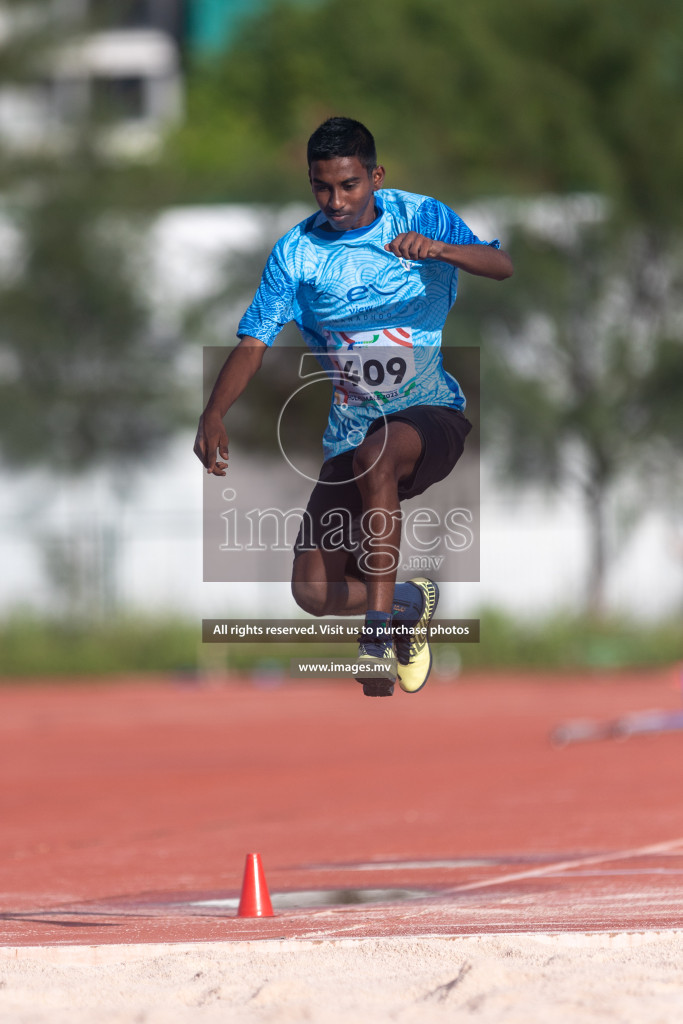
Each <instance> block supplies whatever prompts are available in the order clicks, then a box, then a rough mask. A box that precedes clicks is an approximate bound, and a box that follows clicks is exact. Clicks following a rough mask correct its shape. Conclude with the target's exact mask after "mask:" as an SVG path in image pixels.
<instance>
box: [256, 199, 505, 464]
mask: <svg viewBox="0 0 683 1024" xmlns="http://www.w3.org/2000/svg"><path fill="white" fill-rule="evenodd" d="M375 204H376V208H377V210H378V215H377V217H376V218H375V220H374V221H373V222H372V224H369V225H368V226H367V227H364V228H358V229H357V230H355V231H345V232H336V231H334V230H332V231H330V230H327V229H325V226H324V225H325V224H326V223H327V221H326V219H325V217H324V215H323V214H322V213H317V214H314V215H313V216H312V217H309V218H308V219H306V220H304V221H302V222H301V223H300V224H297V225H296V227H294V228H292V230H291V231H289V232H288V233H287V234H286V235H284V237H283V238H281V239H280V240H279V241H278V242H277V243H276V244H275V246H274V248H273V251H272V252H271V254H270V256H269V258H268V262H267V263H266V267H265V270H264V272H263V277H262V279H261V284H260V287H259V289H258V291H257V293H256V295H255V296H254V300H253V302H252V303H251V305H250V306H249V309H248V310H247V311H246V313H245V314H244V316H243V317H242V319H241V321H240V324H239V328H238V331H237V333H238V335H239V336H240V337H242V336H244V335H249V336H251V337H253V338H258V339H259V340H260V341H262V342H264V343H265V344H266V345H272V344H273V342H274V340H275V338H276V336H277V335H278V334H279V332H280V331H281V330H282V328H283V327H284V325H285V324H286V323H289V321H290V320H294V321H295V322H296V324H297V326H298V327H299V330H300V331H301V333H302V335H303V337H304V340H305V341H306V343H307V344H308V345H309V346H310V347H311V348H312V349H313V351H314V352H315V353H316V355H317V356H318V358H319V361H320V363H321V365H322V367H323V368H324V369H325V371H326V372H327V373H328V374H329V375H330V376H331V377H332V380H333V385H334V390H333V397H332V405H331V408H330V416H329V421H328V425H327V429H326V431H325V434H324V437H323V448H324V452H325V458H326V459H327V458H330V457H331V456H333V455H337V454H339V453H340V452H343V451H347V450H348V449H350V448H354V447H355V446H356V445H358V444H360V442H361V441H362V440H363V438H364V437H365V434H366V431H367V429H368V427H369V425H370V423H371V422H372V421H373V420H375V419H376V418H377V417H378V416H382V415H383V414H386V413H392V412H399V411H401V410H402V409H405V408H407V407H408V406H411V405H445V406H450V407H452V408H455V409H464V407H465V396H464V395H463V393H462V390H461V388H460V385H459V384H458V382H457V381H456V380H455V379H454V378H453V377H451V376H450V374H448V373H446V371H445V370H444V368H443V362H442V358H441V349H440V346H441V332H442V330H443V326H444V323H445V321H446V316H447V314H448V311H449V310H450V308H451V306H452V305H453V303H454V302H455V297H456V292H457V285H458V271H457V268H456V267H453V266H451V265H450V264H448V263H444V262H442V261H440V260H422V261H407V260H404V259H401V258H399V257H398V256H395V255H394V254H393V253H391V252H387V250H386V249H385V248H384V246H385V244H386V243H388V242H391V241H392V240H393V239H394V238H395V237H396V236H397V235H399V234H401V233H403V232H406V231H417V232H418V233H419V234H421V235H425V236H426V237H427V238H433V239H436V240H439V241H443V242H448V243H450V244H453V245H471V244H480V245H489V244H490V245H493V246H495V247H496V248H497V247H498V246H499V242H498V240H497V239H496V240H495V241H493V242H490V243H488V242H481V241H480V240H479V239H478V238H477V237H476V236H475V235H474V234H473V233H472V231H471V230H470V229H469V228H468V227H467V225H466V224H465V223H464V221H462V220H461V219H460V217H458V215H457V214H456V213H454V212H453V210H451V209H449V207H447V206H445V205H444V204H443V203H440V202H438V201H437V200H436V199H431V198H429V197H428V196H421V195H414V194H413V193H410V192H401V191H399V190H397V189H380V190H379V191H377V192H375Z"/></svg>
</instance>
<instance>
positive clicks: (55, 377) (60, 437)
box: [0, 0, 190, 473]
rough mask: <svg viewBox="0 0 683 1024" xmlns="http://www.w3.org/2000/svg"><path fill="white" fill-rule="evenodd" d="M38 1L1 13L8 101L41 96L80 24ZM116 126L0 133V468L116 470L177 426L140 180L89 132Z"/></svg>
mask: <svg viewBox="0 0 683 1024" xmlns="http://www.w3.org/2000/svg"><path fill="white" fill-rule="evenodd" d="M40 6H41V5H40V4H38V5H36V4H33V5H31V4H28V3H24V4H22V3H20V2H17V0H15V2H14V3H13V4H12V5H11V7H12V9H13V12H14V15H15V17H16V19H17V20H16V21H15V22H13V23H12V24H13V25H14V29H13V31H12V32H11V33H10V34H9V35H8V36H7V37H6V38H5V39H4V40H3V43H2V46H0V87H6V88H7V87H9V89H10V95H11V94H12V92H11V91H12V89H13V88H14V86H15V85H16V84H17V83H19V84H21V85H27V86H30V87H31V88H32V89H33V90H35V91H36V95H37V94H41V95H42V94H43V93H42V88H43V87H42V85H41V80H40V75H41V74H43V73H46V69H49V67H50V63H51V61H52V60H53V59H54V53H55V51H56V49H57V48H58V47H59V46H60V45H62V44H63V43H64V42H65V41H67V40H69V39H71V38H72V34H73V33H74V32H77V31H79V30H83V29H84V28H85V27H86V25H85V23H84V22H82V21H81V22H79V21H77V20H67V21H66V22H62V21H61V20H60V19H57V18H53V15H54V14H55V11H56V8H54V7H53V6H51V5H48V4H44V5H43V7H44V10H43V11H42V12H41V11H40ZM31 12H34V13H33V14H32V13H31ZM35 12H38V14H39V16H38V17H36V16H35ZM44 98H45V99H46V101H47V93H45V94H44ZM34 99H35V96H34ZM8 109H9V108H8ZM48 109H49V108H48ZM21 116H22V114H21V107H19V108H17V111H16V114H15V117H16V118H21ZM116 117H117V112H116V110H114V109H106V110H104V109H101V108H99V107H98V108H97V109H92V110H88V111H85V110H84V111H83V115H82V118H80V119H78V120H71V121H68V122H66V121H65V122H60V121H59V119H58V118H57V115H56V114H53V116H52V118H51V119H50V120H49V124H48V126H47V128H46V132H45V137H44V139H43V140H42V144H41V143H40V142H39V140H34V141H33V142H31V144H27V143H26V140H24V141H20V140H19V139H17V138H12V137H11V135H10V136H7V135H2V136H1V137H0V227H1V228H2V232H3V242H4V248H3V256H2V263H1V265H0V324H1V325H2V326H1V327H0V457H1V458H2V460H3V461H4V462H5V463H6V464H8V465H10V466H20V467H26V466H29V465H49V466H50V467H52V468H53V469H55V470H58V471H61V472H67V473H73V472H81V471H83V470H86V469H88V468H90V467H91V466H94V465H100V464H103V463H110V464H123V463H128V462H131V461H135V460H139V459H144V458H147V457H148V456H149V454H150V452H151V451H153V450H158V449H159V446H160V444H162V443H165V442H166V441H167V439H168V438H169V436H170V435H171V434H172V433H173V432H174V431H175V430H176V429H177V427H178V426H179V425H180V424H182V423H184V422H189V418H190V417H189V409H188V401H187V394H186V390H185V387H184V382H183V381H181V380H180V379H179V375H178V372H177V368H176V365H175V359H176V356H177V355H178V353H179V351H180V348H181V338H180V337H179V336H177V337H174V336H170V335H169V334H168V333H167V332H166V333H164V332H163V331H162V330H161V329H159V328H158V327H157V326H156V325H155V323H154V321H153V316H152V311H151V308H150V303H149V295H148V289H147V287H146V279H147V276H148V274H149V266H148V265H147V263H146V261H145V259H144V256H143V254H144V245H143V242H144V238H145V232H146V229H147V225H148V216H149V215H151V213H152V211H153V209H155V207H153V206H152V205H151V203H152V198H153V188H152V186H151V183H150V173H151V172H150V169H149V168H143V167H135V166H134V165H132V164H128V165H127V164H125V163H121V162H116V161H113V160H112V159H111V158H110V157H109V156H108V155H107V153H106V147H104V146H103V144H102V140H103V137H104V136H103V134H102V132H103V131H104V129H106V127H107V126H108V125H110V124H111V123H112V121H115V120H116ZM6 120H7V112H5V121H6ZM3 123H4V122H3ZM154 201H155V202H157V201H158V197H154Z"/></svg>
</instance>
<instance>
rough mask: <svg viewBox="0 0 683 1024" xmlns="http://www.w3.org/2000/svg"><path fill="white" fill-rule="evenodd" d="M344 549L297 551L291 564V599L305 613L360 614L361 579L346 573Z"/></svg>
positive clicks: (362, 608) (363, 591) (363, 606)
mask: <svg viewBox="0 0 683 1024" xmlns="http://www.w3.org/2000/svg"><path fill="white" fill-rule="evenodd" d="M346 558H347V556H346V552H345V551H321V550H320V548H316V549H315V550H314V551H301V552H300V553H299V554H298V555H297V556H296V558H295V559H294V566H293V568H292V594H293V595H294V600H295V601H296V603H297V604H298V605H299V607H300V608H303V610H304V611H305V612H308V613H309V615H364V614H365V611H366V608H367V604H366V600H367V589H366V586H365V583H363V581H362V580H359V579H358V578H357V577H355V576H349V575H348V574H347V573H346Z"/></svg>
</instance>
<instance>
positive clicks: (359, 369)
mask: <svg viewBox="0 0 683 1024" xmlns="http://www.w3.org/2000/svg"><path fill="white" fill-rule="evenodd" d="M325 337H326V340H327V352H328V355H329V357H330V360H331V362H332V365H333V367H334V370H335V373H334V401H335V404H336V405H359V404H361V403H364V402H377V403H379V404H380V405H382V404H384V403H386V402H390V401H393V400H394V399H395V398H398V397H399V396H401V395H407V394H408V393H409V392H410V391H411V390H412V389H413V388H414V387H415V355H414V350H413V332H412V330H411V328H409V327H385V328H383V329H379V330H376V331H325Z"/></svg>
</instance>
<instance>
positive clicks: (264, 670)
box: [0, 609, 682, 685]
mask: <svg viewBox="0 0 683 1024" xmlns="http://www.w3.org/2000/svg"><path fill="white" fill-rule="evenodd" d="M200 641H201V630H200V627H199V626H198V625H197V624H196V623H194V624H193V623H189V622H186V621H183V620H182V619H178V620H172V619H168V618H166V619H163V620H159V619H154V618H146V617H144V616H141V617H138V618H136V619H112V620H109V621H107V622H106V623H100V624H96V623H94V624H90V625H89V626H86V625H84V624H78V623H76V622H72V623H70V624H66V623H57V622H51V621H46V620H41V619H37V618H15V619H11V620H9V621H6V622H4V623H2V624H0V682H1V681H2V680H4V681H6V682H7V681H10V680H12V679H18V678H22V677H29V676H31V677H35V678H49V677H60V676H61V677H64V676H71V677H75V678H78V677H83V680H84V681H87V682H93V681H96V680H97V679H98V678H100V677H106V675H107V674H114V673H133V672H164V673H171V674H172V676H173V677H174V678H175V679H176V681H177V682H179V683H188V684H189V683H202V682H230V681H232V680H235V679H239V678H240V677H243V676H244V675H245V674H254V675H256V676H260V675H272V676H273V677H274V678H275V677H277V674H278V673H277V671H276V670H278V669H279V671H280V673H281V681H286V680H287V679H288V678H289V675H288V673H289V668H290V662H291V660H292V659H294V658H301V659H310V658H316V657H318V655H319V654H320V651H319V650H318V645H312V644H302V643H298V644H289V643H282V644H266V645H264V644H243V643H239V644H202V643H201V642H200ZM433 651H434V658H435V666H436V668H435V675H436V676H438V677H439V678H444V677H446V676H448V673H449V669H448V668H447V666H448V665H451V666H452V667H451V669H450V671H451V672H452V674H453V677H454V678H455V677H456V676H457V673H458V671H459V669H460V667H461V668H462V670H463V671H464V672H465V673H467V671H468V670H470V669H473V670H476V669H511V668H524V669H530V670H531V669H538V670H541V669H544V670H545V669H557V670H564V669H567V670H587V671H590V670H593V669H595V670H598V669H600V670H602V669H614V668H636V667H638V668H647V667H655V666H660V665H673V664H674V663H676V662H680V660H681V657H682V647H681V630H680V623H679V622H678V621H671V622H660V623H656V624H651V625H648V624H644V623H642V622H633V621H631V620H629V619H626V618H624V619H619V618H612V619H607V620H604V621H601V622H596V621H595V620H594V619H588V618H583V617H577V616H557V617H553V618H547V619H543V620H538V621H535V622H526V621H519V620H517V619H515V618H513V617H511V616H509V615H506V614H504V613H502V612H500V611H496V610H495V609H485V610H483V611H482V612H481V642H480V643H479V644H434V645H433ZM333 653H334V654H335V655H338V656H339V658H353V657H354V656H355V654H356V653H357V650H356V648H354V646H353V645H351V644H335V645H334V652H333ZM325 654H326V656H329V654H330V650H329V645H328V646H327V648H326V652H325ZM454 658H455V660H454ZM350 685H351V684H350ZM354 685H355V684H354Z"/></svg>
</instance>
